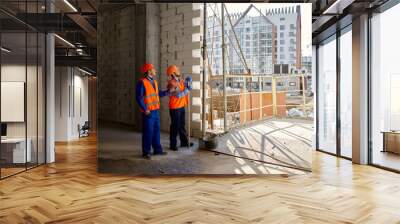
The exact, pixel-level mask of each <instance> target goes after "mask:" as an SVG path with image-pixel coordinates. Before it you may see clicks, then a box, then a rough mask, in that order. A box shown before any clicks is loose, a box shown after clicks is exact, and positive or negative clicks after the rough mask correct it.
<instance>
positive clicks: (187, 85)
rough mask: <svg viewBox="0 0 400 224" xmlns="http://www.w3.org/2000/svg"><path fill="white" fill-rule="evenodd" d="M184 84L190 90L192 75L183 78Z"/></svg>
mask: <svg viewBox="0 0 400 224" xmlns="http://www.w3.org/2000/svg"><path fill="white" fill-rule="evenodd" d="M185 86H186V88H187V89H188V90H192V77H190V76H188V77H186V78H185Z"/></svg>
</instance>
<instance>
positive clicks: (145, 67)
mask: <svg viewBox="0 0 400 224" xmlns="http://www.w3.org/2000/svg"><path fill="white" fill-rule="evenodd" d="M151 69H154V66H153V65H152V64H150V63H145V64H144V65H142V67H141V68H140V71H141V72H142V73H143V74H144V73H146V72H148V71H149V70H151Z"/></svg>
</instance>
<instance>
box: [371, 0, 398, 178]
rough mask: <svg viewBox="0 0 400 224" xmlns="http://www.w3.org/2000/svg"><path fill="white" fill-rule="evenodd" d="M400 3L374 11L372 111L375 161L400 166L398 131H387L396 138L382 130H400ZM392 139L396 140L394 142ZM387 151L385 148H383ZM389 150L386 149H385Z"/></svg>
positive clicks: (378, 163) (373, 157)
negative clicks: (399, 22) (386, 138)
mask: <svg viewBox="0 0 400 224" xmlns="http://www.w3.org/2000/svg"><path fill="white" fill-rule="evenodd" d="M398 21H400V4H397V5H395V6H393V7H392V8H390V9H388V10H386V11H384V12H382V13H380V14H377V15H374V16H373V17H372V19H371V30H372V32H371V33H372V37H371V41H372V43H371V44H372V46H371V48H372V49H371V51H372V52H373V53H372V54H371V66H372V72H371V80H370V85H371V98H370V105H371V108H372V110H371V111H370V114H371V115H370V116H371V117H370V118H371V119H370V120H371V122H372V123H371V124H370V127H371V130H370V132H371V135H372V136H371V138H372V139H371V140H372V154H371V155H370V156H371V159H372V163H373V164H376V165H380V166H384V167H388V168H391V169H395V170H400V160H399V159H400V156H399V155H398V154H395V153H390V152H391V151H395V152H396V150H397V149H398V147H399V145H398V144H399V143H398V140H397V141H396V140H395V139H396V135H394V134H390V133H388V134H385V135H386V136H389V139H390V138H391V140H392V141H390V140H389V141H385V142H386V143H387V144H386V145H384V144H383V143H384V136H383V133H382V132H390V131H391V130H400V100H399V96H400V72H399V59H398V58H399V56H398V54H399V52H400V45H399V39H400V33H399V32H398V29H397V28H395V27H398ZM397 139H398V137H397ZM390 142H392V143H390ZM382 151H384V152H382ZM385 151H386V152H385Z"/></svg>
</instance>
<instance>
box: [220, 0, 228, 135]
mask: <svg viewBox="0 0 400 224" xmlns="http://www.w3.org/2000/svg"><path fill="white" fill-rule="evenodd" d="M224 12H225V10H224V3H221V29H222V36H221V38H222V77H223V87H224V89H223V95H224V132H226V131H227V125H226V120H227V119H226V112H227V97H226V77H225V76H226V71H225V18H224V17H225V13H224Z"/></svg>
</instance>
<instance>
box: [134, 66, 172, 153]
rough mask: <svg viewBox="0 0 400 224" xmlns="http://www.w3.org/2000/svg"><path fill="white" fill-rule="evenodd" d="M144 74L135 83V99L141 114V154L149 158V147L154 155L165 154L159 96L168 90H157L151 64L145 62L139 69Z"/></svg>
mask: <svg viewBox="0 0 400 224" xmlns="http://www.w3.org/2000/svg"><path fill="white" fill-rule="evenodd" d="M140 71H141V73H142V74H143V75H144V77H143V78H141V79H140V80H139V82H138V83H137V85H136V101H137V103H138V104H139V108H140V111H141V112H142V114H143V133H142V156H143V158H145V159H151V155H150V154H151V147H152V146H153V150H154V153H153V154H154V155H165V154H167V153H166V152H164V151H163V149H162V146H161V144H160V113H159V109H160V97H163V96H167V95H169V92H168V90H165V91H159V89H158V84H157V81H156V80H155V79H154V76H155V75H156V70H155V68H154V66H153V65H152V64H149V63H146V64H144V65H143V66H142V67H141V69H140Z"/></svg>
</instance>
